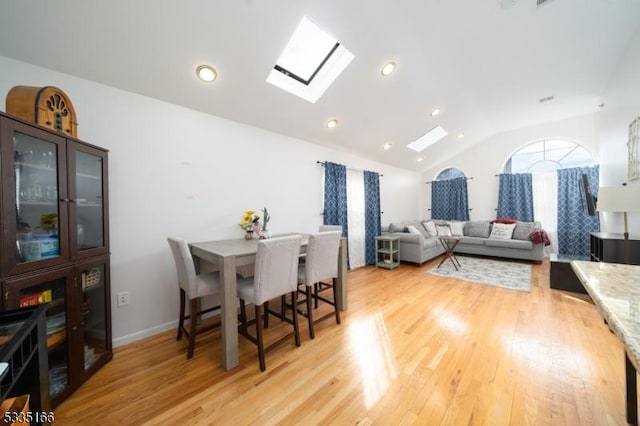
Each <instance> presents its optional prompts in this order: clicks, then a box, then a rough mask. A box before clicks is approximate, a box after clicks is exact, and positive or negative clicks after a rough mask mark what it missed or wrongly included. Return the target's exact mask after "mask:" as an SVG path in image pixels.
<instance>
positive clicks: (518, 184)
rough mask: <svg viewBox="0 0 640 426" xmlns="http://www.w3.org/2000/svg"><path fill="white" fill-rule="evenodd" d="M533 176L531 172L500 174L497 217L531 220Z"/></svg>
mask: <svg viewBox="0 0 640 426" xmlns="http://www.w3.org/2000/svg"><path fill="white" fill-rule="evenodd" d="M532 182H533V178H532V176H531V173H515V174H501V175H500V186H499V189H498V213H497V217H498V218H511V219H518V220H521V221H523V222H533V183H532Z"/></svg>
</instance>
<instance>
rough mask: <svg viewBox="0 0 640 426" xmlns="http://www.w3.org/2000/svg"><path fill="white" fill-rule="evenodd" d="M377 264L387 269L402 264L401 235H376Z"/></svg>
mask: <svg viewBox="0 0 640 426" xmlns="http://www.w3.org/2000/svg"><path fill="white" fill-rule="evenodd" d="M376 266H377V267H378V268H387V269H393V268H397V267H398V266H400V237H390V236H385V235H383V236H380V237H376Z"/></svg>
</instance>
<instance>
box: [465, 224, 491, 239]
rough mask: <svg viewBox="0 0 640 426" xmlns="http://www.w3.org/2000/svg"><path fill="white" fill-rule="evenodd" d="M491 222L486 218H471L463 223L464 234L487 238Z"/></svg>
mask: <svg viewBox="0 0 640 426" xmlns="http://www.w3.org/2000/svg"><path fill="white" fill-rule="evenodd" d="M490 233H491V223H489V221H488V220H472V221H469V222H467V223H465V224H464V235H466V236H468V237H479V238H489V234H490Z"/></svg>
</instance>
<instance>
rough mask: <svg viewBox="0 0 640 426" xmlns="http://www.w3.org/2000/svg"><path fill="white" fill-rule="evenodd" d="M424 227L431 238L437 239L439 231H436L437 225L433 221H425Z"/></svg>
mask: <svg viewBox="0 0 640 426" xmlns="http://www.w3.org/2000/svg"><path fill="white" fill-rule="evenodd" d="M422 226H423V227H424V229H426V230H427V232H428V233H429V235H430V236H432V237H435V236H436V235H438V231H437V230H436V224H435V223H433V221H432V220H425V221H423V222H422Z"/></svg>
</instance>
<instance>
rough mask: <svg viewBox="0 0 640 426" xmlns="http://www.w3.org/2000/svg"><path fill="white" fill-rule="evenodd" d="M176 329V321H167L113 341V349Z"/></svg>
mask: <svg viewBox="0 0 640 426" xmlns="http://www.w3.org/2000/svg"><path fill="white" fill-rule="evenodd" d="M177 327H178V320H175V321H169V322H166V323H164V324H160V325H156V326H155V327H151V328H145V329H144V330H140V331H136V332H135V333H131V334H127V335H126V336H122V337H118V338H117V339H113V347H114V348H117V347H118V346H124V345H126V344H128V343H132V342H135V341H137V340H140V339H144V338H146V337H151V336H155V335H156V334H158V333H162V332H164V331H167V330H171V329H176V328H177Z"/></svg>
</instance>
